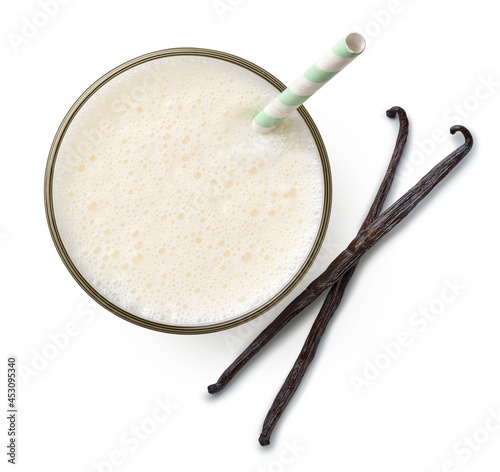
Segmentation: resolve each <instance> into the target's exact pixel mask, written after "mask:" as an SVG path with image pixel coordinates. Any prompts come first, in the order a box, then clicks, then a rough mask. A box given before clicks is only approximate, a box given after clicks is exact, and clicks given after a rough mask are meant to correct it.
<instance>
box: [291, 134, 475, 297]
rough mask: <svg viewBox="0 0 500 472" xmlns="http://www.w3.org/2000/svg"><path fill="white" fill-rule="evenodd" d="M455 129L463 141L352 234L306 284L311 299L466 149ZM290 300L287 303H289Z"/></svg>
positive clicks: (406, 212)
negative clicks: (395, 199)
mask: <svg viewBox="0 0 500 472" xmlns="http://www.w3.org/2000/svg"><path fill="white" fill-rule="evenodd" d="M457 131H460V132H461V133H462V134H463V135H464V137H465V143H464V144H462V146H460V147H459V148H458V149H456V150H455V151H453V152H452V153H451V154H450V155H448V156H447V157H445V158H444V159H443V160H442V161H441V162H440V163H439V164H437V165H436V166H434V167H433V168H432V169H431V170H430V171H429V172H428V173H427V174H426V175H425V176H424V177H423V178H422V179H421V180H420V181H419V182H417V183H416V184H415V185H414V186H413V187H412V188H411V189H410V190H408V191H407V192H406V193H405V194H404V195H403V196H402V197H401V198H399V199H398V200H397V201H396V202H395V203H393V204H392V205H391V206H390V207H389V208H388V209H387V210H386V211H384V213H382V214H381V215H380V216H379V217H378V218H377V219H376V220H375V221H374V222H373V223H371V224H370V225H369V226H368V227H367V228H366V229H365V230H364V231H363V232H362V233H361V234H360V235H358V236H356V238H354V239H353V240H352V241H351V244H349V246H348V247H347V249H346V250H345V251H342V252H341V253H340V255H339V256H338V257H337V258H336V259H335V260H334V261H333V262H332V263H331V264H330V265H329V266H328V268H327V269H326V270H325V271H324V272H323V273H322V274H321V275H320V276H319V277H318V278H316V279H315V280H314V281H313V282H312V283H311V284H309V286H308V287H307V289H306V291H307V293H308V294H310V295H309V299H311V302H312V301H313V300H314V299H315V298H317V297H318V296H319V295H320V294H321V293H323V292H324V291H325V290H326V289H327V288H328V287H330V286H331V285H333V284H334V283H335V282H336V281H337V280H338V279H339V278H340V277H342V275H344V274H345V273H346V272H347V271H348V270H349V269H350V268H351V267H353V266H354V265H356V264H357V263H358V261H359V260H360V259H361V257H362V256H363V255H364V254H366V253H367V252H368V251H369V250H370V249H371V248H372V247H373V246H374V245H375V244H376V243H377V242H378V241H380V240H381V239H382V238H383V237H384V236H385V235H386V234H387V233H389V232H390V231H391V230H392V229H393V228H394V227H396V226H397V225H398V224H399V223H401V221H403V220H404V219H405V218H406V217H407V216H408V215H409V214H410V212H411V211H412V210H413V209H414V208H415V207H416V206H417V205H418V204H419V203H420V202H421V201H422V200H423V199H424V198H425V197H426V196H427V195H429V193H430V192H431V190H432V189H433V188H434V187H436V185H437V184H439V182H441V181H442V180H443V179H444V178H445V177H446V176H447V175H448V174H449V173H450V172H451V171H452V170H453V169H454V168H455V167H456V165H457V164H458V163H459V162H460V161H461V160H462V159H463V158H464V157H465V156H466V155H467V154H468V153H469V151H470V150H471V148H472V144H473V139H472V136H471V134H470V132H469V130H468V129H467V128H465V127H464V126H460V125H457V126H453V127H452V128H451V130H450V132H451V134H455V133H456V132H457ZM311 294H312V295H311ZM314 295H315V297H314ZM293 303H294V302H292V303H291V304H290V305H293Z"/></svg>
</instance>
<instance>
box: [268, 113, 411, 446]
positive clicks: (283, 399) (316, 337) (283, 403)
mask: <svg viewBox="0 0 500 472" xmlns="http://www.w3.org/2000/svg"><path fill="white" fill-rule="evenodd" d="M396 113H398V114H399V121H400V129H399V134H398V139H397V141H396V147H395V148H394V152H393V154H392V158H391V161H390V163H389V166H388V167H387V171H386V173H385V176H384V178H383V179H382V182H381V184H380V187H379V189H378V191H377V194H376V196H375V199H374V200H373V203H372V206H371V207H370V210H369V211H368V214H367V215H366V218H365V220H364V221H363V224H362V225H361V228H360V229H359V231H358V236H359V235H361V234H362V233H363V232H364V231H365V229H366V228H367V227H368V226H369V225H370V224H371V223H372V222H373V221H374V220H375V219H376V218H377V217H378V216H379V214H380V212H381V211H382V207H383V206H384V202H385V199H386V197H387V194H388V193H389V190H390V188H391V185H392V182H393V180H394V176H395V174H396V168H397V166H398V164H399V161H400V159H401V155H402V153H403V150H404V147H405V144H406V140H407V138H408V127H409V125H408V118H407V116H406V113H405V111H404V110H403V109H402V108H400V107H393V108H391V109H390V110H387V116H388V117H390V118H394V117H395V116H396ZM356 267H357V266H354V267H352V268H351V269H349V270H348V271H347V272H346V273H345V274H344V275H343V276H342V277H341V278H340V280H339V281H338V282H336V283H335V284H333V286H332V287H331V288H330V291H329V292H328V295H327V297H326V299H325V301H324V302H323V306H322V307H321V310H320V311H319V313H318V316H317V317H316V319H315V321H314V323H313V325H312V327H311V330H310V331H309V335H308V336H307V338H306V341H305V343H304V345H303V347H302V350H301V351H300V354H299V356H298V357H297V360H296V361H295V364H294V365H293V367H292V369H291V370H290V373H289V374H288V376H287V378H286V379H285V382H284V383H283V385H282V387H281V389H280V391H279V392H278V394H277V395H276V398H275V399H274V402H273V404H272V406H271V408H270V409H269V412H268V413H267V415H266V418H265V420H264V424H263V426H262V432H261V434H260V437H259V443H260V445H261V446H267V445H269V444H270V439H271V434H272V432H273V430H274V427H275V426H276V423H277V422H278V421H279V419H280V418H281V415H282V414H283V412H284V411H285V408H286V407H287V405H288V403H289V402H290V400H291V399H292V397H293V395H294V394H295V392H296V391H297V389H298V388H299V385H300V384H301V382H302V379H303V378H304V376H305V374H306V372H307V369H308V368H309V365H310V364H311V362H312V361H313V359H314V356H315V355H316V351H317V350H318V346H319V343H320V342H321V338H322V337H323V334H324V333H325V331H326V328H327V327H328V323H329V322H330V320H331V319H332V318H333V315H334V314H335V312H336V311H337V308H338V307H339V306H340V303H341V301H342V298H343V297H344V293H345V289H346V288H347V285H348V284H349V282H350V280H351V277H352V276H353V274H354V272H355V270H356Z"/></svg>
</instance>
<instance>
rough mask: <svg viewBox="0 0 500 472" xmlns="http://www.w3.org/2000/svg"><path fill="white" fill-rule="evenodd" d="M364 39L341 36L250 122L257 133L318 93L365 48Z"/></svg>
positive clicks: (266, 129) (265, 130) (265, 131)
mask: <svg viewBox="0 0 500 472" xmlns="http://www.w3.org/2000/svg"><path fill="white" fill-rule="evenodd" d="M365 44H366V43H365V39H364V38H363V36H361V35H360V34H358V33H350V34H348V35H347V36H346V37H345V38H342V39H341V40H340V41H339V42H338V43H337V44H336V45H335V46H333V48H332V49H330V50H329V51H328V52H327V53H326V54H325V55H324V56H323V57H322V58H321V59H319V60H318V61H317V62H316V63H315V64H313V65H312V66H311V67H309V69H307V70H306V71H305V72H304V74H303V75H302V76H300V77H299V78H298V79H297V80H296V81H295V82H293V83H292V84H291V85H290V86H289V87H288V88H286V89H285V90H284V91H283V92H281V93H280V94H279V95H278V96H277V97H276V98H275V99H274V100H273V101H272V102H271V103H269V105H267V106H266V107H265V108H264V109H263V110H262V111H261V112H259V113H258V114H257V115H256V116H255V118H254V119H253V121H252V128H253V129H254V130H255V131H257V132H258V133H268V132H269V131H271V130H272V129H274V128H275V127H276V126H278V125H279V124H280V123H281V122H282V121H283V120H284V119H285V118H286V117H287V116H288V115H290V113H292V112H293V111H295V110H296V109H297V108H298V107H299V106H300V105H302V103H304V102H305V101H306V100H307V99H308V98H309V97H310V96H311V95H313V94H314V93H315V92H317V91H318V90H319V89H320V88H321V87H323V85H325V84H326V83H327V82H328V81H329V80H330V79H331V78H332V77H335V76H336V75H337V74H338V73H339V72H340V71H341V70H342V69H343V68H344V67H345V66H347V64H350V63H351V62H352V61H353V60H354V59H356V57H358V56H359V55H360V54H361V53H362V52H363V51H364V49H365Z"/></svg>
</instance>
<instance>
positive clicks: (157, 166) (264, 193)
mask: <svg viewBox="0 0 500 472" xmlns="http://www.w3.org/2000/svg"><path fill="white" fill-rule="evenodd" d="M274 96H276V89H275V88H274V87H273V86H272V85H270V84H269V83H268V82H267V81H266V80H264V79H263V78H261V77H259V76H258V75H256V74H254V73H253V72H250V71H249V70H247V69H245V68H243V67H240V66H238V65H236V64H233V63H230V62H226V61H223V60H220V59H214V58H208V57H198V56H187V55H186V56H174V57H163V58H157V59H154V60H150V61H147V62H144V63H142V64H139V65H135V66H134V67H132V68H129V69H128V70H126V71H124V72H121V73H120V74H118V75H117V76H115V77H113V78H112V79H111V80H110V81H108V82H107V83H106V84H105V85H103V86H102V87H100V88H99V89H98V90H97V91H96V92H95V93H94V94H93V95H92V96H91V97H90V98H89V99H88V100H87V101H86V102H85V103H84V104H83V106H82V107H81V108H80V109H79V110H78V112H77V113H76V115H75V116H74V118H73V120H72V122H71V124H70V125H69V127H68V129H67V131H66V133H65V135H64V137H63V139H62V141H61V144H60V147H59V149H58V152H57V159H56V163H55V168H54V176H53V187H52V188H53V205H54V214H55V220H56V222H57V228H58V231H59V234H60V237H61V239H62V242H63V244H64V247H65V249H66V251H67V253H68V255H69V257H70V258H71V260H72V262H73V263H74V265H75V266H76V267H77V269H78V271H79V272H80V273H81V274H82V275H83V277H84V278H85V279H86V280H87V281H88V282H89V283H90V284H91V285H92V286H93V287H94V289H95V290H97V291H98V292H99V293H100V294H101V295H102V296H104V297H105V298H106V299H107V300H109V301H110V302H112V303H113V304H115V305H117V306H118V307H120V308H122V309H123V310H126V311H127V312H129V313H131V314H133V315H136V316H138V317H141V318H146V319H150V320H154V321H156V322H159V323H166V324H178V325H203V324H210V323H214V322H215V323H216V322H221V321H225V320H230V319H234V318H238V317H240V316H242V315H244V314H246V313H249V312H252V311H253V310H256V309H258V308H259V307H261V306H262V305H264V304H266V303H267V302H268V301H269V300H271V299H273V297H275V296H276V295H277V294H278V293H279V292H280V291H281V290H282V289H283V288H284V287H285V286H287V284H289V283H290V282H291V281H292V280H293V279H294V277H295V276H296V274H297V272H298V271H299V270H300V269H301V267H302V266H303V264H304V261H305V260H306V259H307V258H308V257H309V255H310V253H311V250H312V248H313V245H314V244H315V241H316V240H317V237H318V232H319V231H320V225H321V222H322V217H323V216H322V215H323V214H324V205H325V199H324V192H325V188H324V168H323V167H324V164H322V162H321V159H320V155H319V153H318V149H317V146H316V144H315V141H314V139H313V137H312V135H311V132H310V131H309V128H308V127H307V125H306V124H305V122H304V120H303V119H302V118H301V117H300V116H299V114H298V113H297V112H294V114H293V115H291V116H290V117H288V118H287V119H286V120H285V121H283V123H281V124H280V126H278V127H277V128H276V129H275V130H274V131H273V132H271V133H268V134H257V133H255V132H254V131H253V130H252V127H251V122H252V118H253V116H255V114H256V113H257V112H258V111H259V110H260V109H262V108H263V106H265V105H266V104H267V103H268V102H269V101H270V100H271V99H272V98H273V97H274Z"/></svg>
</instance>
